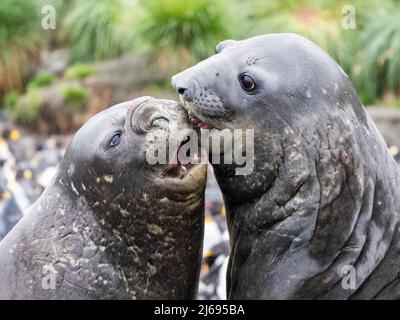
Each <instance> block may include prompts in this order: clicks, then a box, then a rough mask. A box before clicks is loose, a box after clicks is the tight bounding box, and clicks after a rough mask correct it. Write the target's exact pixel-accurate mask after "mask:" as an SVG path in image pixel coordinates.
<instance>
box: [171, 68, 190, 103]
mask: <svg viewBox="0 0 400 320" xmlns="http://www.w3.org/2000/svg"><path fill="white" fill-rule="evenodd" d="M171 84H172V86H173V87H174V89H175V90H176V91H177V92H178V93H179V94H180V95H181V96H182V97H183V98H184V99H185V100H186V101H189V102H191V101H192V100H193V94H192V90H190V87H189V85H188V83H187V81H185V79H182V77H181V76H180V75H179V74H177V75H175V76H173V77H172V79H171Z"/></svg>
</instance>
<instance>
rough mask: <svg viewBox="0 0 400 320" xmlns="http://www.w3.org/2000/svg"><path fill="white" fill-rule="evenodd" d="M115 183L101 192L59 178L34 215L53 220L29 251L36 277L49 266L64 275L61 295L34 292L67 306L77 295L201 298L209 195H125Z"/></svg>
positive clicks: (39, 230)
mask: <svg viewBox="0 0 400 320" xmlns="http://www.w3.org/2000/svg"><path fill="white" fill-rule="evenodd" d="M92 178H93V179H97V177H96V175H92ZM136 178H137V177H136ZM136 178H135V179H136ZM110 183H111V180H110V179H109V177H100V178H99V179H97V185H95V184H96V183H95V184H87V183H86V182H85V181H82V180H81V179H80V177H79V174H78V175H76V176H75V175H74V176H72V177H66V174H65V173H62V174H58V177H57V178H56V179H55V181H54V184H53V185H52V186H51V187H49V188H48V189H47V191H45V193H44V194H43V195H42V197H41V198H40V199H39V200H40V201H38V205H36V206H35V207H33V208H32V210H33V211H35V215H36V214H37V215H44V214H47V213H48V212H51V214H50V215H49V216H46V217H42V218H41V219H36V220H35V221H40V223H44V224H41V225H36V226H32V227H31V228H32V230H30V231H28V232H31V234H30V237H33V239H35V240H34V241H33V242H31V243H28V244H27V245H26V247H27V248H26V249H27V250H32V253H27V254H26V260H29V261H27V262H26V264H27V265H28V266H29V264H36V266H35V267H33V266H29V267H28V269H29V270H33V269H35V268H36V269H37V268H39V269H41V268H42V266H43V265H44V264H48V265H52V266H53V267H54V268H55V270H56V271H57V292H54V291H52V290H49V291H46V292H45V291H43V290H41V289H40V288H39V289H37V290H36V289H34V290H33V293H32V298H34V299H35V298H36V299H37V298H39V297H42V296H43V298H57V295H58V294H59V295H60V297H62V298H63V299H65V298H66V297H65V291H66V290H67V291H68V290H70V289H72V291H73V295H72V298H75V299H152V298H153V299H193V298H195V296H196V293H197V284H198V277H199V271H200V270H199V267H200V261H201V252H202V241H203V214H204V197H203V191H204V190H199V191H198V192H197V193H191V194H190V195H183V194H181V195H180V197H178V198H176V197H175V198H171V197H169V194H168V192H166V191H165V190H162V189H159V190H158V189H157V188H156V187H154V186H153V187H152V188H149V189H146V188H147V187H146V185H145V184H142V185H140V186H136V188H137V189H138V190H137V191H135V190H125V189H124V190H119V191H118V188H119V187H118V186H117V185H112V187H111V188H110V187H109V185H110ZM124 185H126V184H124ZM139 189H140V190H139ZM199 189H200V188H199ZM107 192H108V193H107ZM49 230H50V231H49ZM49 234H51V236H50V239H49ZM41 235H43V236H45V237H46V238H45V239H41ZM51 247H53V248H51ZM31 248H32V249H31ZM42 252H43V253H42ZM49 252H50V253H49ZM32 256H33V257H34V258H32ZM38 257H40V258H38ZM31 260H32V262H30V261H31ZM20 265H24V264H23V263H22V264H21V263H20ZM30 274H32V271H30ZM38 274H39V276H41V274H40V271H38ZM33 283H35V284H36V283H39V284H40V279H34V280H33ZM35 290H36V291H35ZM39 291H40V292H41V293H40V294H38V292H39Z"/></svg>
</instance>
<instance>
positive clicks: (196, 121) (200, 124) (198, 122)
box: [179, 95, 214, 129]
mask: <svg viewBox="0 0 400 320" xmlns="http://www.w3.org/2000/svg"><path fill="white" fill-rule="evenodd" d="M179 98H180V101H181V103H182V105H183V107H184V108H185V109H186V111H187V113H188V117H189V121H190V122H191V123H192V124H193V125H194V126H195V127H197V128H199V129H214V127H213V126H211V125H210V124H208V123H206V122H205V121H203V120H201V119H199V118H198V117H197V116H195V115H194V114H193V112H192V106H191V104H190V102H188V101H186V100H185V99H184V98H183V96H182V95H179Z"/></svg>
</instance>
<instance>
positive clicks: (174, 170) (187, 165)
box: [165, 137, 199, 179]
mask: <svg viewBox="0 0 400 320" xmlns="http://www.w3.org/2000/svg"><path fill="white" fill-rule="evenodd" d="M189 140H190V139H189V137H186V138H185V139H183V140H182V141H181V143H180V145H179V147H178V149H177V152H176V154H175V155H174V158H173V159H171V161H170V163H169V164H168V167H167V170H166V173H165V176H166V177H171V178H179V179H183V178H184V177H185V176H186V175H187V174H188V173H189V171H190V170H191V169H192V168H193V167H195V166H196V165H197V164H198V162H199V156H198V154H197V153H195V154H194V155H192V156H190V155H189V154H187V153H186V154H185V159H184V160H185V161H184V163H182V162H181V157H182V153H183V152H182V148H183V146H184V145H185V144H186V143H188V142H189ZM187 151H189V150H187Z"/></svg>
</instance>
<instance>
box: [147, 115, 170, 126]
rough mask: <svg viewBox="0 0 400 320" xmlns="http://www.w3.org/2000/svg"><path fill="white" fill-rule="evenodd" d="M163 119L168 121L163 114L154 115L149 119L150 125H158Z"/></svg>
mask: <svg viewBox="0 0 400 320" xmlns="http://www.w3.org/2000/svg"><path fill="white" fill-rule="evenodd" d="M163 121H168V119H167V118H165V117H163V116H158V117H154V119H153V120H151V126H152V127H154V126H159V125H160V124H161V123H162V122H163Z"/></svg>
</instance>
